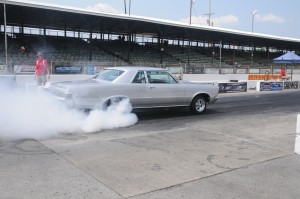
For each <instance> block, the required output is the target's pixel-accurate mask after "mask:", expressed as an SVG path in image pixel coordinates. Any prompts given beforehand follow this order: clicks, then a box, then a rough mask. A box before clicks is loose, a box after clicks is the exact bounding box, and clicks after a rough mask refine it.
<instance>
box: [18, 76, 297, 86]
mask: <svg viewBox="0 0 300 199" xmlns="http://www.w3.org/2000/svg"><path fill="white" fill-rule="evenodd" d="M90 77H92V75H51V76H50V80H49V81H51V82H57V81H70V80H83V79H88V78H90ZM183 79H184V80H187V81H197V82H202V81H203V82H208V81H209V82H211V81H215V82H229V81H230V80H238V81H243V82H247V84H248V89H251V88H253V89H254V88H255V87H256V83H257V80H248V75H247V74H184V75H183ZM293 80H295V81H300V74H295V75H293ZM16 82H17V85H18V86H19V87H24V88H25V86H26V84H27V83H31V84H33V83H35V82H36V81H35V80H34V75H17V76H16Z"/></svg>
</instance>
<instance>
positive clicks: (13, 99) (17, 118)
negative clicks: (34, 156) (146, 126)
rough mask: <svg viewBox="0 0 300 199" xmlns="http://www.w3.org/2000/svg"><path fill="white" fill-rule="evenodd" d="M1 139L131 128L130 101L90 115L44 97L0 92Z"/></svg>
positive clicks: (15, 91)
mask: <svg viewBox="0 0 300 199" xmlns="http://www.w3.org/2000/svg"><path fill="white" fill-rule="evenodd" d="M0 92H1V97H0V139H9V140H11V139H13V140H15V139H47V138H52V137H56V136H58V135H60V134H67V133H93V132H98V131H101V130H103V129H113V128H120V127H126V126H130V125H134V124H135V123H136V122H137V121H138V119H137V116H136V115H135V114H133V113H131V110H132V106H131V104H130V102H129V100H123V101H121V102H120V103H118V104H113V105H112V106H110V107H108V109H107V110H106V111H103V110H93V111H91V112H90V113H89V114H87V113H84V112H82V111H79V110H75V109H70V108H68V107H67V106H65V105H64V104H63V103H61V102H59V101H57V100H56V99H53V98H51V97H49V96H46V95H44V94H39V95H38V94H36V93H26V92H23V91H20V90H17V89H15V90H8V89H0Z"/></svg>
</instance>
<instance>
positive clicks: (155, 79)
mask: <svg viewBox="0 0 300 199" xmlns="http://www.w3.org/2000/svg"><path fill="white" fill-rule="evenodd" d="M147 79H148V82H149V83H150V84H177V81H176V80H175V79H174V78H173V77H172V76H171V75H170V74H169V73H168V72H166V71H147Z"/></svg>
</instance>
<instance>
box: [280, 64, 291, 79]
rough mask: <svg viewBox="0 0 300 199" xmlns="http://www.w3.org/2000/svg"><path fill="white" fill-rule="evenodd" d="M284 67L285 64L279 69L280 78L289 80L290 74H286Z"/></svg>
mask: <svg viewBox="0 0 300 199" xmlns="http://www.w3.org/2000/svg"><path fill="white" fill-rule="evenodd" d="M285 71H286V67H285V66H282V67H281V71H280V78H281V79H282V80H289V79H290V76H288V75H286V72H285Z"/></svg>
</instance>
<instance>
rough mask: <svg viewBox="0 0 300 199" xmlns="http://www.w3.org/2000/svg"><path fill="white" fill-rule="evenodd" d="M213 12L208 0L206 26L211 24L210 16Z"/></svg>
mask: <svg viewBox="0 0 300 199" xmlns="http://www.w3.org/2000/svg"><path fill="white" fill-rule="evenodd" d="M213 14H214V13H212V12H211V0H209V4H208V14H206V15H208V19H207V24H208V26H211V25H212V23H211V16H212V15H213Z"/></svg>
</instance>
